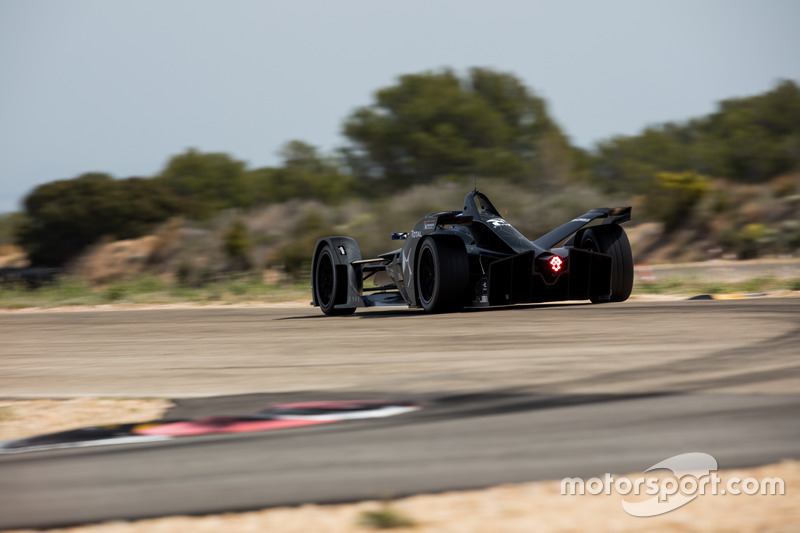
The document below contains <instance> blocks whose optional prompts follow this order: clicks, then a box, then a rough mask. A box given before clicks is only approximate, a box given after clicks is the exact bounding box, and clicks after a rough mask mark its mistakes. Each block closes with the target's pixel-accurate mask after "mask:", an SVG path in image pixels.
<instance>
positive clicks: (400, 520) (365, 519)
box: [358, 505, 417, 529]
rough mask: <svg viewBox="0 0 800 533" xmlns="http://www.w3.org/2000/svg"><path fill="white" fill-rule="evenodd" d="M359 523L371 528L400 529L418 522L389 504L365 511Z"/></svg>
mask: <svg viewBox="0 0 800 533" xmlns="http://www.w3.org/2000/svg"><path fill="white" fill-rule="evenodd" d="M358 525H360V526H363V527H368V528H370V529H400V528H405V527H414V526H415V525H417V523H416V522H415V521H414V520H413V519H411V518H410V517H408V516H406V515H404V514H403V513H401V512H400V511H398V510H396V509H392V508H391V507H390V506H388V505H384V506H383V507H381V508H380V509H376V510H374V511H364V512H363V513H361V517H360V518H359V520H358Z"/></svg>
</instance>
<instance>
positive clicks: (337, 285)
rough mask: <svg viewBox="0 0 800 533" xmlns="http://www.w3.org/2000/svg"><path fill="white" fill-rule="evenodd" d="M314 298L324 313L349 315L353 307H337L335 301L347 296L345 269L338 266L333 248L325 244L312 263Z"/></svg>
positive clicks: (353, 310) (352, 311)
mask: <svg viewBox="0 0 800 533" xmlns="http://www.w3.org/2000/svg"><path fill="white" fill-rule="evenodd" d="M313 279H314V299H315V300H316V302H317V304H318V305H319V307H320V309H322V312H323V313H325V314H326V315H351V314H353V313H354V312H355V310H356V308H355V307H348V308H345V309H341V308H340V309H337V308H336V302H337V301H339V302H341V300H342V299H343V298H347V270H345V269H343V268H338V267H337V265H336V262H335V261H334V259H333V250H331V247H330V245H328V244H326V245H325V246H324V247H323V248H322V250H320V252H319V255H318V256H317V261H316V263H314V274H313Z"/></svg>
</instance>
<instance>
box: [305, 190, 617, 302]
mask: <svg viewBox="0 0 800 533" xmlns="http://www.w3.org/2000/svg"><path fill="white" fill-rule="evenodd" d="M630 218H631V208H630V207H615V208H601V209H592V210H591V211H589V212H588V213H586V214H584V215H581V216H580V217H578V218H575V219H573V220H571V221H569V222H567V223H566V224H564V225H563V226H561V227H558V228H556V229H554V230H553V231H551V232H549V233H547V234H545V235H543V236H541V237H539V238H538V239H536V240H534V241H530V240H528V239H527V238H525V236H524V235H522V234H521V233H520V232H519V231H517V230H516V229H514V227H512V226H511V224H509V223H508V222H506V221H505V220H504V219H503V217H501V216H500V213H498V211H497V209H495V207H494V206H493V205H492V203H491V202H490V201H489V198H487V197H486V195H484V194H483V193H481V192H479V191H478V190H477V189H476V190H474V191H472V192H470V193H469V194H467V196H466V198H465V199H464V209H463V210H461V211H442V212H439V213H433V214H430V215H428V216H426V217H425V218H423V219H422V220H420V221H419V222H417V224H416V226H414V229H412V230H411V233H395V234H393V235H392V239H403V240H405V243H404V245H403V247H402V248H400V249H399V250H395V251H393V252H389V253H386V254H383V255H380V256H378V257H377V258H375V259H362V258H361V251H360V250H359V248H358V244H357V243H356V241H355V240H353V239H351V238H348V237H325V238H323V239H320V240H319V241H317V244H316V247H315V248H314V256H313V262H312V292H313V301H312V304H313V305H316V306H319V307H320V308H322V312H323V313H325V314H326V315H348V314H351V313H353V312H354V311H355V310H356V308H358V307H372V306H380V305H408V306H409V307H415V308H419V307H421V308H423V309H425V311H427V312H430V313H440V312H448V311H459V310H461V309H462V308H464V307H465V306H469V307H480V306H489V305H508V304H516V303H534V302H554V301H563V300H591V301H592V302H594V303H599V302H622V301H624V300H627V299H628V297H629V296H630V294H631V288H632V287H633V257H632V255H631V247H630V243H629V242H628V237H627V235H626V234H625V231H624V230H623V229H622V227H620V226H619V224H621V223H623V222H626V221H628V220H630ZM598 219H603V220H602V223H600V224H596V225H592V226H589V227H586V226H587V225H588V224H589V223H591V222H593V221H595V220H598ZM559 245H560V246H559ZM367 281H369V282H370V283H367V284H366V285H368V286H365V282H367Z"/></svg>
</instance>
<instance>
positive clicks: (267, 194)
mask: <svg viewBox="0 0 800 533" xmlns="http://www.w3.org/2000/svg"><path fill="white" fill-rule="evenodd" d="M279 155H280V157H281V159H282V160H283V162H282V165H281V166H280V167H278V168H260V169H256V170H253V171H250V172H248V173H247V179H248V181H249V188H250V191H251V197H252V199H253V201H254V203H256V204H263V203H274V202H284V201H286V200H289V199H290V198H310V199H317V200H321V201H323V202H326V203H336V202H338V201H340V200H341V199H342V198H344V197H345V196H347V195H348V194H349V193H351V192H353V190H354V183H353V179H352V178H351V177H350V176H349V175H347V174H345V173H344V172H343V171H342V168H341V167H342V163H341V162H340V161H339V160H337V159H336V158H333V157H327V156H324V155H322V154H320V152H319V150H318V149H317V148H316V147H314V146H312V145H310V144H307V143H304V142H302V141H297V140H294V141H289V142H288V143H286V144H285V145H284V146H283V148H282V149H281V150H280V152H279Z"/></svg>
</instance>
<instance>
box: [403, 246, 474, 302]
mask: <svg viewBox="0 0 800 533" xmlns="http://www.w3.org/2000/svg"><path fill="white" fill-rule="evenodd" d="M416 278H417V279H416V289H417V300H418V301H419V303H420V305H421V306H422V308H423V309H425V311H427V312H428V313H447V312H452V311H460V310H461V309H462V308H463V307H464V300H465V295H466V291H467V285H468V283H469V260H468V259H467V250H466V248H465V247H464V241H462V240H461V239H460V238H458V237H456V236H453V235H435V236H429V237H426V238H425V239H424V240H423V241H422V245H421V246H420V248H419V252H418V253H417V268H416Z"/></svg>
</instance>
